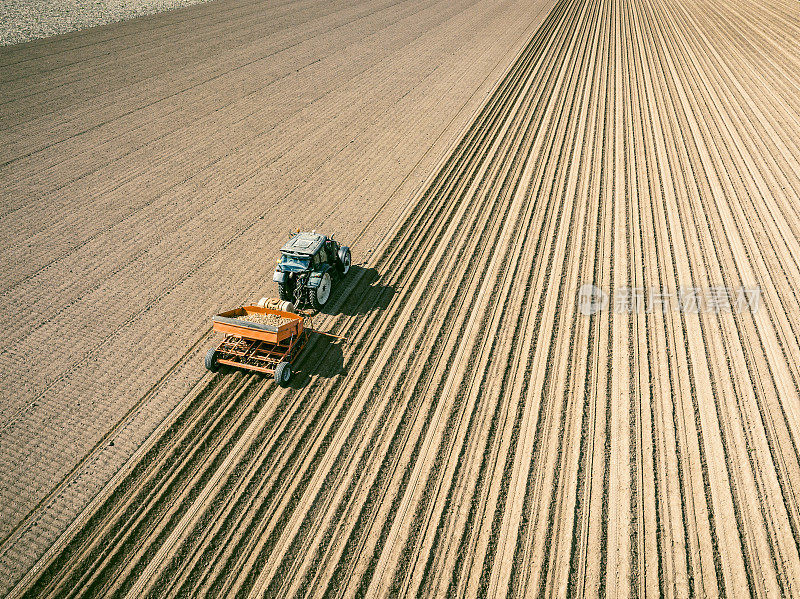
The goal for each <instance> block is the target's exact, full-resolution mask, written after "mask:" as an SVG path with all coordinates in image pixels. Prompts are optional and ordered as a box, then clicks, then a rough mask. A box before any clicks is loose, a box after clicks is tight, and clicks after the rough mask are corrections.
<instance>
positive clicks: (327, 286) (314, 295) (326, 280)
mask: <svg viewBox="0 0 800 599" xmlns="http://www.w3.org/2000/svg"><path fill="white" fill-rule="evenodd" d="M331 286H332V285H331V275H330V274H329V273H327V272H326V273H325V274H323V275H322V278H321V279H320V281H319V286H318V287H309V288H308V299H309V300H311V305H312V306H314V309H315V310H322V308H324V307H325V304H327V303H328V300H329V299H330V297H331Z"/></svg>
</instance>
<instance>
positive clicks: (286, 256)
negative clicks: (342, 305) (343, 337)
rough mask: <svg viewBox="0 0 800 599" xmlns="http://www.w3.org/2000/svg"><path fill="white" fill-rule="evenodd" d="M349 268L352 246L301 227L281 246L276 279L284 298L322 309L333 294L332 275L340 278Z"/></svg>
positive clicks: (274, 276)
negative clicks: (340, 243) (306, 230)
mask: <svg viewBox="0 0 800 599" xmlns="http://www.w3.org/2000/svg"><path fill="white" fill-rule="evenodd" d="M349 270H350V248H348V247H347V246H344V245H339V243H338V242H337V241H334V239H333V237H326V236H325V235H320V234H319V233H317V232H316V231H312V232H311V233H304V232H299V231H298V232H297V233H294V234H292V236H291V238H290V239H289V241H288V242H287V243H286V244H285V245H284V246H283V247H282V248H281V255H280V258H278V266H277V267H276V268H275V274H274V275H273V276H272V280H273V281H275V282H276V283H277V284H278V294H279V295H280V298H281V299H282V300H284V301H288V302H293V303H294V304H295V305H296V306H300V305H303V304H310V305H311V306H312V307H313V308H314V309H315V310H321V309H322V308H323V307H324V306H325V304H327V303H328V300H329V299H330V297H331V289H332V287H333V280H334V277H333V276H332V275H335V276H336V278H340V277H343V276H344V275H346V274H347V273H348V271H349Z"/></svg>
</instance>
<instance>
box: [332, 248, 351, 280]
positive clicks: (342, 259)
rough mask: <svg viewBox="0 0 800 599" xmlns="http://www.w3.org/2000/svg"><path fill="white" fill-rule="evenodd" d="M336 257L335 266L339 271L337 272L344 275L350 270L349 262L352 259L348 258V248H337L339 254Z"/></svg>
mask: <svg viewBox="0 0 800 599" xmlns="http://www.w3.org/2000/svg"><path fill="white" fill-rule="evenodd" d="M336 258H337V260H336V268H337V270H338V271H339V274H340V275H346V274H347V273H348V272H349V271H350V263H351V261H352V259H351V258H350V248H349V247H342V248H339V255H338V256H337V257H336Z"/></svg>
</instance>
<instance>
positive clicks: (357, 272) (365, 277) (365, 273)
mask: <svg viewBox="0 0 800 599" xmlns="http://www.w3.org/2000/svg"><path fill="white" fill-rule="evenodd" d="M380 278H381V276H380V273H378V271H377V270H375V269H374V268H364V267H362V266H356V265H353V266H351V267H350V272H349V273H347V275H346V276H345V277H343V278H340V279H338V280H337V281H336V282H335V285H334V288H333V295H332V297H331V299H330V301H328V303H327V304H326V305H325V307H324V308H323V309H322V310H321V311H320V312H321V313H322V314H345V315H347V316H356V315H359V314H369V313H371V312H374V311H376V310H379V311H383V310H385V309H386V308H387V307H388V306H389V303H390V302H391V301H392V298H393V297H394V295H395V293H397V290H396V289H395V288H394V286H393V285H382V284H381V282H380ZM354 279H355V280H357V281H358V282H357V283H356V284H355V286H354V287H351V286H350V284H349V283H350V282H351V281H352V280H354ZM345 293H346V294H347V295H346V296H345V297H344V301H340V300H341V299H342V296H343V294H345Z"/></svg>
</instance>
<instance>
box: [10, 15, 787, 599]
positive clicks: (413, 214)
mask: <svg viewBox="0 0 800 599" xmlns="http://www.w3.org/2000/svg"><path fill="white" fill-rule="evenodd" d="M795 9H796V7H795V6H794V5H792V4H790V3H782V2H771V3H768V4H767V5H760V6H758V7H753V6H751V5H747V4H744V3H737V2H733V1H729V0H725V1H723V0H701V1H699V2H695V3H690V4H683V3H679V2H675V1H673V0H647V1H645V2H638V3H627V2H622V1H620V0H595V1H583V0H560V1H559V2H558V3H557V4H556V5H555V7H553V8H552V10H550V11H549V12H548V13H547V16H546V18H544V19H543V20H542V22H541V26H540V27H539V28H538V29H537V30H536V33H535V34H534V35H533V36H532V37H531V38H530V40H529V41H528V43H527V44H526V45H525V46H524V48H523V49H522V52H521V53H520V54H519V56H518V57H517V59H516V60H515V61H514V62H513V64H511V66H510V68H509V69H508V71H507V72H506V73H505V74H504V75H503V77H502V78H501V79H500V81H499V82H498V84H497V86H496V88H495V89H494V91H493V92H492V94H491V95H490V96H489V97H488V98H487V100H486V102H485V103H484V105H483V107H482V109H481V110H480V111H479V112H478V114H477V115H475V118H474V119H473V121H472V122H471V124H470V125H469V126H468V127H467V128H466V129H465V130H464V131H463V134H462V135H461V137H460V138H459V141H458V143H456V144H455V145H454V146H453V147H452V148H451V152H449V153H448V155H447V156H446V157H445V159H444V160H443V161H442V162H441V163H440V164H439V165H438V166H437V168H436V169H434V170H433V174H432V175H431V177H430V179H429V181H428V182H427V184H426V185H425V186H424V187H423V189H422V191H421V193H420V194H418V196H416V197H415V201H414V202H413V203H412V204H410V205H409V206H408V209H407V210H406V211H405V213H404V214H403V219H402V220H401V221H400V224H399V225H398V226H397V227H396V228H394V230H393V233H392V235H390V236H389V237H388V238H387V239H386V240H385V241H384V242H383V243H382V244H381V245H379V246H377V247H376V251H375V253H374V255H373V256H372V257H371V258H370V261H369V262H368V264H366V265H362V266H361V267H360V268H357V269H354V270H353V272H352V274H351V275H350V276H349V278H348V279H347V280H346V283H345V284H344V285H341V286H340V287H339V289H338V291H337V293H336V295H334V297H333V299H332V302H333V304H332V307H331V309H330V310H329V311H328V312H329V313H330V314H329V315H323V316H322V317H321V318H318V319H315V323H316V324H317V326H318V327H320V328H323V329H325V330H330V331H331V332H334V333H336V334H338V335H343V336H345V337H346V338H347V342H346V343H344V344H343V343H341V342H339V341H334V340H333V339H332V338H330V337H318V338H316V339H315V340H314V341H313V342H312V346H311V347H310V348H309V350H308V352H307V353H306V354H305V358H304V359H303V360H301V362H300V363H299V364H298V366H299V376H298V377H297V379H296V380H295V381H294V383H293V385H292V386H291V387H290V388H288V389H281V388H277V387H275V386H274V384H272V383H270V382H268V381H265V380H263V379H262V378H260V377H254V376H248V375H244V374H242V373H233V372H222V373H219V374H217V375H213V376H212V375H207V376H206V377H205V378H204V379H203V380H202V381H200V383H198V384H197V385H195V386H194V388H193V389H192V391H190V392H189V393H188V394H186V395H184V396H182V397H183V399H182V400H181V403H180V410H175V411H173V412H172V413H171V415H170V416H169V417H168V418H166V419H165V420H163V422H162V423H161V427H160V429H159V430H158V431H157V434H154V435H152V436H151V437H150V438H149V439H148V441H147V442H146V443H143V444H142V445H141V446H140V448H139V453H138V454H137V455H136V456H135V457H134V459H132V460H129V461H128V462H127V464H126V466H125V468H123V469H122V470H121V471H120V472H119V473H118V475H117V477H116V479H115V480H114V481H113V482H112V484H109V485H108V486H106V487H105V488H104V490H103V492H102V493H100V494H99V495H98V496H97V497H96V498H95V501H94V503H93V505H92V506H90V509H87V510H84V511H83V512H82V513H81V515H80V517H79V518H78V519H77V520H75V521H74V522H73V524H72V526H71V528H70V530H69V531H68V534H65V535H63V536H62V538H61V539H60V540H59V542H58V543H56V544H55V545H54V546H53V548H52V549H51V551H50V552H49V553H48V554H47V555H46V557H45V559H43V560H41V561H40V562H39V565H38V566H37V568H36V569H34V570H33V571H31V572H30V573H29V575H28V576H27V577H26V578H25V579H23V583H22V584H21V585H20V587H19V590H24V589H28V590H29V592H30V593H31V594H42V595H54V596H59V595H65V594H67V593H68V592H70V591H73V594H75V595H91V596H94V595H100V594H114V595H128V596H131V597H140V596H161V595H180V596H198V595H212V596H230V595H233V594H241V595H247V596H254V597H255V596H258V597H261V596H267V597H276V596H285V595H289V596H298V595H303V596H306V595H313V596H320V595H325V596H342V597H351V596H356V595H358V596H363V595H370V596H375V595H381V596H383V595H398V594H399V595H404V596H405V595H418V594H422V595H430V596H434V595H435V596H476V595H482V596H510V597H517V596H522V595H537V596H538V595H548V596H549V595H558V596H564V595H570V596H574V595H581V596H587V597H596V596H609V595H611V596H628V595H651V596H660V595H665V596H722V595H725V596H758V597H760V596H797V595H798V594H800V579H798V577H797V573H798V572H800V509H799V508H800V506H799V505H798V503H799V502H800V489H798V484H800V482H798V481H800V454H799V453H798V446H797V437H798V435H800V404H799V403H798V399H800V392H799V391H798V389H799V387H798V379H799V378H800V302H799V301H798V296H797V293H798V283H797V281H798V280H800V262H798V260H799V259H800V235H798V233H799V231H798V229H797V226H798V225H797V223H798V219H797V206H796V202H795V199H796V197H798V192H800V147H799V146H800V141H799V140H800V122H798V120H797V118H796V115H797V114H798V108H800V106H798V104H800V97H798V94H797V91H798V89H800V85H798V84H800V80H798V75H797V73H800V51H798V47H797V45H796V44H792V43H791V40H795V39H797V38H798V35H800V22H798V19H797V16H796V10H795ZM586 284H593V285H595V286H597V287H598V288H599V289H600V290H603V291H604V292H606V293H608V294H610V295H611V298H610V300H609V302H608V304H607V305H604V304H602V303H601V304H600V305H599V308H600V309H599V310H598V311H592V310H589V311H588V312H590V313H588V314H587V313H583V311H581V310H580V309H579V308H580V307H581V304H580V303H579V299H580V298H579V294H578V290H579V289H580V288H581V287H582V286H583V285H586ZM754 288H758V289H760V296H759V304H758V305H757V306H753V305H750V304H748V305H747V306H745V308H746V309H741V310H739V309H734V307H741V306H737V305H736V304H734V303H732V304H731V305H730V306H729V309H725V304H724V303H723V301H722V300H723V297H722V295H723V294H724V295H725V297H726V298H727V299H728V300H729V301H730V302H734V300H735V296H736V294H737V293H738V292H739V290H741V289H747V290H752V289H754ZM637 290H641V291H637ZM647 290H656V292H657V294H656V296H654V295H653V294H652V293H647V294H646V291H647ZM687 290H688V291H691V292H692V293H689V294H687V295H683V294H682V291H687ZM712 290H714V291H713V294H712V295H711V297H709V294H711V291H712ZM695 292H696V293H695ZM639 293H641V294H642V296H643V297H642V302H643V304H644V306H643V307H644V308H645V309H641V310H640V309H633V308H635V307H636V306H637V303H636V302H638V300H637V299H636V298H638V297H639ZM654 297H657V301H658V303H656V300H654ZM679 297H680V299H683V298H684V297H690V298H695V299H696V301H697V304H696V305H695V308H696V309H690V308H689V309H687V308H686V306H684V309H683V310H680V309H672V306H671V305H668V306H667V308H668V309H662V304H663V303H665V302H666V303H668V302H670V301H673V299H676V298H679ZM712 299H713V303H712ZM631 302H633V303H631ZM654 306H655V308H654ZM712 308H714V309H712Z"/></svg>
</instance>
